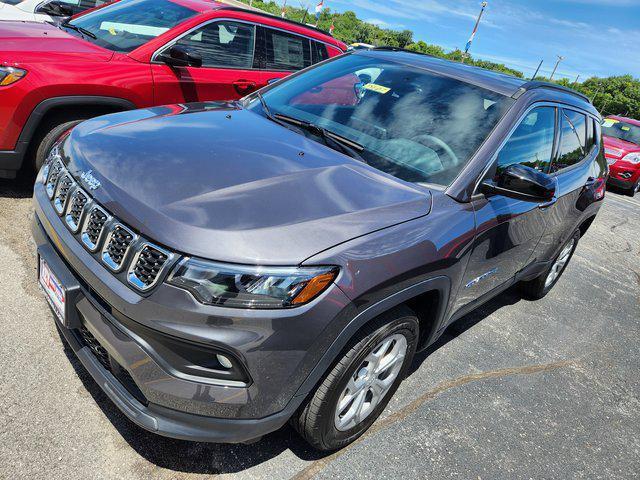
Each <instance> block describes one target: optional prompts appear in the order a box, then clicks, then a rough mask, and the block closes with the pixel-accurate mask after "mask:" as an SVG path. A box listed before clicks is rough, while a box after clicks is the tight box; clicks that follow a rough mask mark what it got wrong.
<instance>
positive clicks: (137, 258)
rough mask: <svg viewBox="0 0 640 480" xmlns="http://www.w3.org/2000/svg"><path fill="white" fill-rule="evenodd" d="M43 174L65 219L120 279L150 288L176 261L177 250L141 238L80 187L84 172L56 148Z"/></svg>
mask: <svg viewBox="0 0 640 480" xmlns="http://www.w3.org/2000/svg"><path fill="white" fill-rule="evenodd" d="M72 170H73V169H72ZM76 173H77V174H78V175H80V178H81V180H80V181H78V182H76V180H75V178H74V176H75V175H76ZM85 173H86V172H85ZM41 175H42V177H41V178H43V179H44V180H42V181H43V182H44V187H45V190H46V193H47V196H48V197H49V200H50V201H51V203H52V204H53V208H54V210H55V211H56V213H57V214H58V215H59V216H60V217H61V220H62V221H63V223H64V224H66V226H67V228H68V229H69V230H70V231H71V233H72V234H74V236H75V237H76V239H77V240H78V241H80V242H81V243H82V245H83V246H84V247H85V248H86V249H87V250H88V251H89V252H90V253H91V254H93V255H92V256H93V258H94V259H96V260H98V261H101V262H102V263H103V264H104V265H106V266H107V268H108V269H109V270H111V272H112V273H113V274H114V276H115V277H116V278H117V279H118V280H119V281H120V282H122V283H124V284H125V285H127V286H129V287H131V288H132V289H135V290H137V291H139V292H147V291H149V290H151V289H152V288H153V287H155V286H156V284H157V283H158V282H159V281H161V280H162V277H163V275H164V274H165V271H166V270H168V269H169V268H170V267H171V266H172V265H173V264H174V263H175V259H176V254H174V253H172V252H169V251H167V250H164V249H163V248H161V247H159V246H157V245H154V244H153V243H152V242H150V241H148V240H147V239H145V238H142V237H141V236H139V235H138V234H137V233H135V232H134V231H133V230H132V229H130V228H129V227H128V226H127V225H125V224H124V223H122V222H120V221H119V220H118V219H117V218H114V217H113V216H112V215H110V214H109V213H108V212H107V211H106V210H105V209H104V208H103V207H102V206H101V205H100V204H99V203H98V202H97V201H96V200H95V199H94V198H92V197H91V195H90V194H89V193H88V190H85V189H83V188H82V187H81V184H82V182H83V181H86V179H85V178H84V176H83V175H84V174H81V172H75V171H74V173H73V174H72V173H71V171H69V170H67V167H66V165H65V164H64V162H63V161H62V158H61V156H60V152H59V151H57V150H56V149H55V148H54V149H53V150H52V151H51V153H50V155H49V158H48V161H47V164H46V165H45V166H44V167H43V170H42V172H41Z"/></svg>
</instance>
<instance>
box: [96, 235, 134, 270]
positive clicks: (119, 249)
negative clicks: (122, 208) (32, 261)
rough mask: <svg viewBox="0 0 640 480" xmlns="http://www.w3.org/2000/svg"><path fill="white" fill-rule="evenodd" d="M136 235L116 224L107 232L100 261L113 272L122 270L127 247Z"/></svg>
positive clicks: (127, 250)
mask: <svg viewBox="0 0 640 480" xmlns="http://www.w3.org/2000/svg"><path fill="white" fill-rule="evenodd" d="M135 239H136V235H135V234H134V233H133V232H132V231H131V230H129V229H128V228H126V227H125V226H124V225H122V224H116V225H115V226H114V227H113V230H111V232H109V235H108V236H107V239H106V241H105V246H104V248H103V250H102V261H103V262H104V263H105V264H106V265H107V266H108V267H109V268H110V269H111V270H113V271H119V270H120V269H121V268H122V265H123V263H124V259H125V257H126V256H127V253H128V252H129V247H131V244H132V243H133V242H134V241H135Z"/></svg>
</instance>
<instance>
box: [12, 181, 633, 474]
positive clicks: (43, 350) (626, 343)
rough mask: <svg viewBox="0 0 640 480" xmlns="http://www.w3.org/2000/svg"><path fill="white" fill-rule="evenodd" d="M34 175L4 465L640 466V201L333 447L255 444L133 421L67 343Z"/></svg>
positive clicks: (501, 470)
mask: <svg viewBox="0 0 640 480" xmlns="http://www.w3.org/2000/svg"><path fill="white" fill-rule="evenodd" d="M30 215H31V199H30V185H29V179H23V180H21V181H20V182H18V183H17V184H16V182H9V181H0V326H1V327H2V330H3V331H2V334H1V335H0V365H1V368H0V478H12V479H16V478H101V479H107V478H127V479H135V478H172V479H173V478H179V479H183V478H199V477H201V476H209V475H220V476H229V477H234V478H235V477H238V478H268V479H280V478H300V479H304V478H332V479H336V478H388V477H397V478H400V477H402V478H417V477H419V478H430V479H432V478H473V479H478V478H482V479H488V478H558V479H568V478H638V477H639V476H640V376H639V375H638V371H640V355H639V353H640V352H639V351H640V348H639V342H638V340H639V338H640V199H638V198H636V199H630V198H628V197H625V196H622V195H618V194H615V193H608V194H607V200H606V203H605V205H604V207H603V209H602V211H601V213H600V216H599V217H598V219H597V220H596V222H595V223H594V225H593V226H592V228H591V230H590V231H589V232H588V234H587V235H586V237H585V238H583V240H582V241H581V243H580V245H579V247H578V250H577V252H576V255H575V256H574V259H573V261H572V263H571V264H570V265H569V267H568V270H567V271H566V273H565V275H564V277H563V278H562V279H561V280H560V282H559V283H558V285H557V286H556V287H555V289H554V290H553V291H552V292H551V293H550V294H549V295H548V296H547V297H546V298H545V299H543V300H541V301H539V302H528V301H526V300H522V299H521V298H520V297H519V295H518V294H517V291H513V290H510V291H507V292H506V293H504V294H503V295H501V296H500V297H499V298H498V299H496V300H495V301H492V302H491V303H489V304H487V305H485V306H484V307H482V308H481V309H480V310H479V311H477V312H475V313H473V314H472V315H470V316H467V317H465V318H463V319H462V320H461V321H460V322H458V323H457V324H455V325H454V326H453V327H452V328H451V329H450V331H449V332H447V334H446V336H445V338H443V339H442V341H440V342H439V344H438V345H437V346H436V347H437V348H433V349H431V350H429V351H428V352H426V353H424V354H421V355H419V356H418V358H416V360H415V362H414V368H413V370H412V373H411V374H410V376H409V378H407V380H406V381H405V382H404V383H403V384H402V385H401V387H400V389H399V390H398V392H397V394H396V395H395V398H394V399H393V400H392V401H391V403H390V405H389V407H388V408H387V410H386V412H385V413H384V415H383V417H382V418H381V419H379V420H378V422H377V423H376V424H374V426H373V428H372V429H371V430H370V431H369V432H368V433H367V434H366V435H365V436H364V437H363V438H362V439H361V440H360V441H358V442H357V443H355V444H353V445H352V446H350V447H349V448H346V449H344V450H342V451H339V452H337V453H334V454H332V455H328V456H325V455H321V454H318V453H316V452H314V451H312V450H311V449H309V448H308V447H307V446H306V444H305V443H304V442H303V441H302V440H301V439H300V438H299V437H298V436H297V435H296V433H295V432H294V431H293V430H292V429H291V428H289V427H285V428H284V429H282V430H281V431H278V432H276V433H273V434H271V435H269V436H267V437H265V438H264V439H262V440H261V441H260V442H258V443H255V444H252V445H212V444H201V443H189V442H181V441H175V440H170V439H165V438H161V437H157V436H155V435H152V434H149V433H147V432H145V431H143V430H141V429H139V428H138V427H136V426H135V425H133V424H132V423H131V422H129V421H128V420H127V419H126V418H125V417H124V416H123V415H122V414H121V413H120V412H119V411H118V410H117V409H116V408H115V407H114V406H113V405H112V404H111V403H110V401H109V400H108V399H107V398H106V396H105V395H104V394H103V393H102V392H101V390H100V389H99V388H98V387H97V385H96V384H95V383H94V382H93V380H92V379H91V378H90V377H89V375H88V374H87V373H86V372H85V371H84V369H83V367H82V366H81V365H80V364H79V363H78V361H77V360H76V359H75V358H74V357H73V354H72V353H70V351H69V350H68V349H66V348H65V347H64V345H63V342H62V340H61V338H60V337H59V335H58V333H57V330H56V327H55V325H54V320H53V316H52V314H51V313H50V311H49V308H48V306H47V304H46V302H45V300H44V299H43V297H42V296H41V294H40V292H39V291H38V288H37V287H36V280H35V258H34V252H33V248H32V246H31V243H30V236H29V229H28V222H29V216H30Z"/></svg>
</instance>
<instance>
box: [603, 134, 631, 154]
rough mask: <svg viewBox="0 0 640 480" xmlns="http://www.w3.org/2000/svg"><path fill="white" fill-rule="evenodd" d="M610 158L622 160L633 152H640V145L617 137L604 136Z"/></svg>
mask: <svg viewBox="0 0 640 480" xmlns="http://www.w3.org/2000/svg"><path fill="white" fill-rule="evenodd" d="M602 139H603V142H604V146H605V148H606V153H607V156H608V157H616V158H621V157H624V156H625V155H626V154H628V153H631V152H640V145H636V144H635V143H632V142H626V141H624V140H620V139H619V138H615V137H608V136H606V135H603V136H602Z"/></svg>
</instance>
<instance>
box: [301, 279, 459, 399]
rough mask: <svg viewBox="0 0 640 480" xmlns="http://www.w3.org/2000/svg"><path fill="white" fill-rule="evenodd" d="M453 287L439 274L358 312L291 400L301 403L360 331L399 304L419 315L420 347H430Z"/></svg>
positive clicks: (442, 318) (441, 322)
mask: <svg viewBox="0 0 640 480" xmlns="http://www.w3.org/2000/svg"><path fill="white" fill-rule="evenodd" d="M450 290H451V281H450V279H449V278H448V277H446V276H438V277H434V278H431V279H428V280H424V281H422V282H419V283H417V284H415V285H412V286H410V287H407V288H405V289H403V290H400V291H399V292H396V293H393V294H391V295H389V296H388V297H386V298H384V299H382V300H380V301H378V302H376V303H374V304H372V305H370V306H368V307H367V308H365V309H364V310H362V311H361V312H359V313H358V314H357V315H356V316H355V317H354V318H353V319H352V320H351V321H350V322H349V323H348V324H347V325H346V326H345V328H344V329H343V330H342V332H341V333H340V335H338V337H337V338H336V339H335V340H334V341H333V343H332V344H331V346H330V347H329V348H328V349H327V351H326V352H325V353H324V355H323V356H322V358H321V359H320V361H319V362H318V363H317V364H316V366H315V367H314V369H313V370H312V371H311V373H310V374H309V375H308V376H307V378H306V379H305V381H304V382H303V383H302V385H301V386H300V388H299V389H298V391H297V392H296V394H295V396H294V398H293V399H292V402H296V403H301V402H302V401H303V400H304V398H305V397H306V396H307V395H308V394H309V393H310V392H311V391H312V390H313V389H314V387H315V386H316V385H317V384H318V382H319V381H321V379H322V378H323V376H324V375H325V374H326V372H327V370H328V369H329V368H331V366H332V365H333V364H334V363H335V361H336V359H337V358H338V355H340V352H342V351H343V350H344V348H345V347H346V346H347V344H348V343H349V341H350V340H351V338H353V336H354V335H355V334H356V333H357V332H358V331H360V330H361V329H362V328H363V327H364V326H365V325H367V324H368V323H370V322H372V321H374V320H375V319H376V318H378V317H379V316H380V315H382V314H384V313H386V312H388V311H390V310H392V309H394V308H397V307H398V306H401V305H404V306H407V307H409V308H410V309H411V310H412V311H413V312H414V313H415V315H416V316H417V317H418V320H419V322H420V338H419V343H418V349H421V348H423V347H425V346H427V345H428V344H429V343H430V340H431V339H433V338H434V336H435V335H436V333H437V331H438V328H439V326H440V325H442V324H443V320H444V316H445V312H446V307H447V304H448V302H449V294H450Z"/></svg>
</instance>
